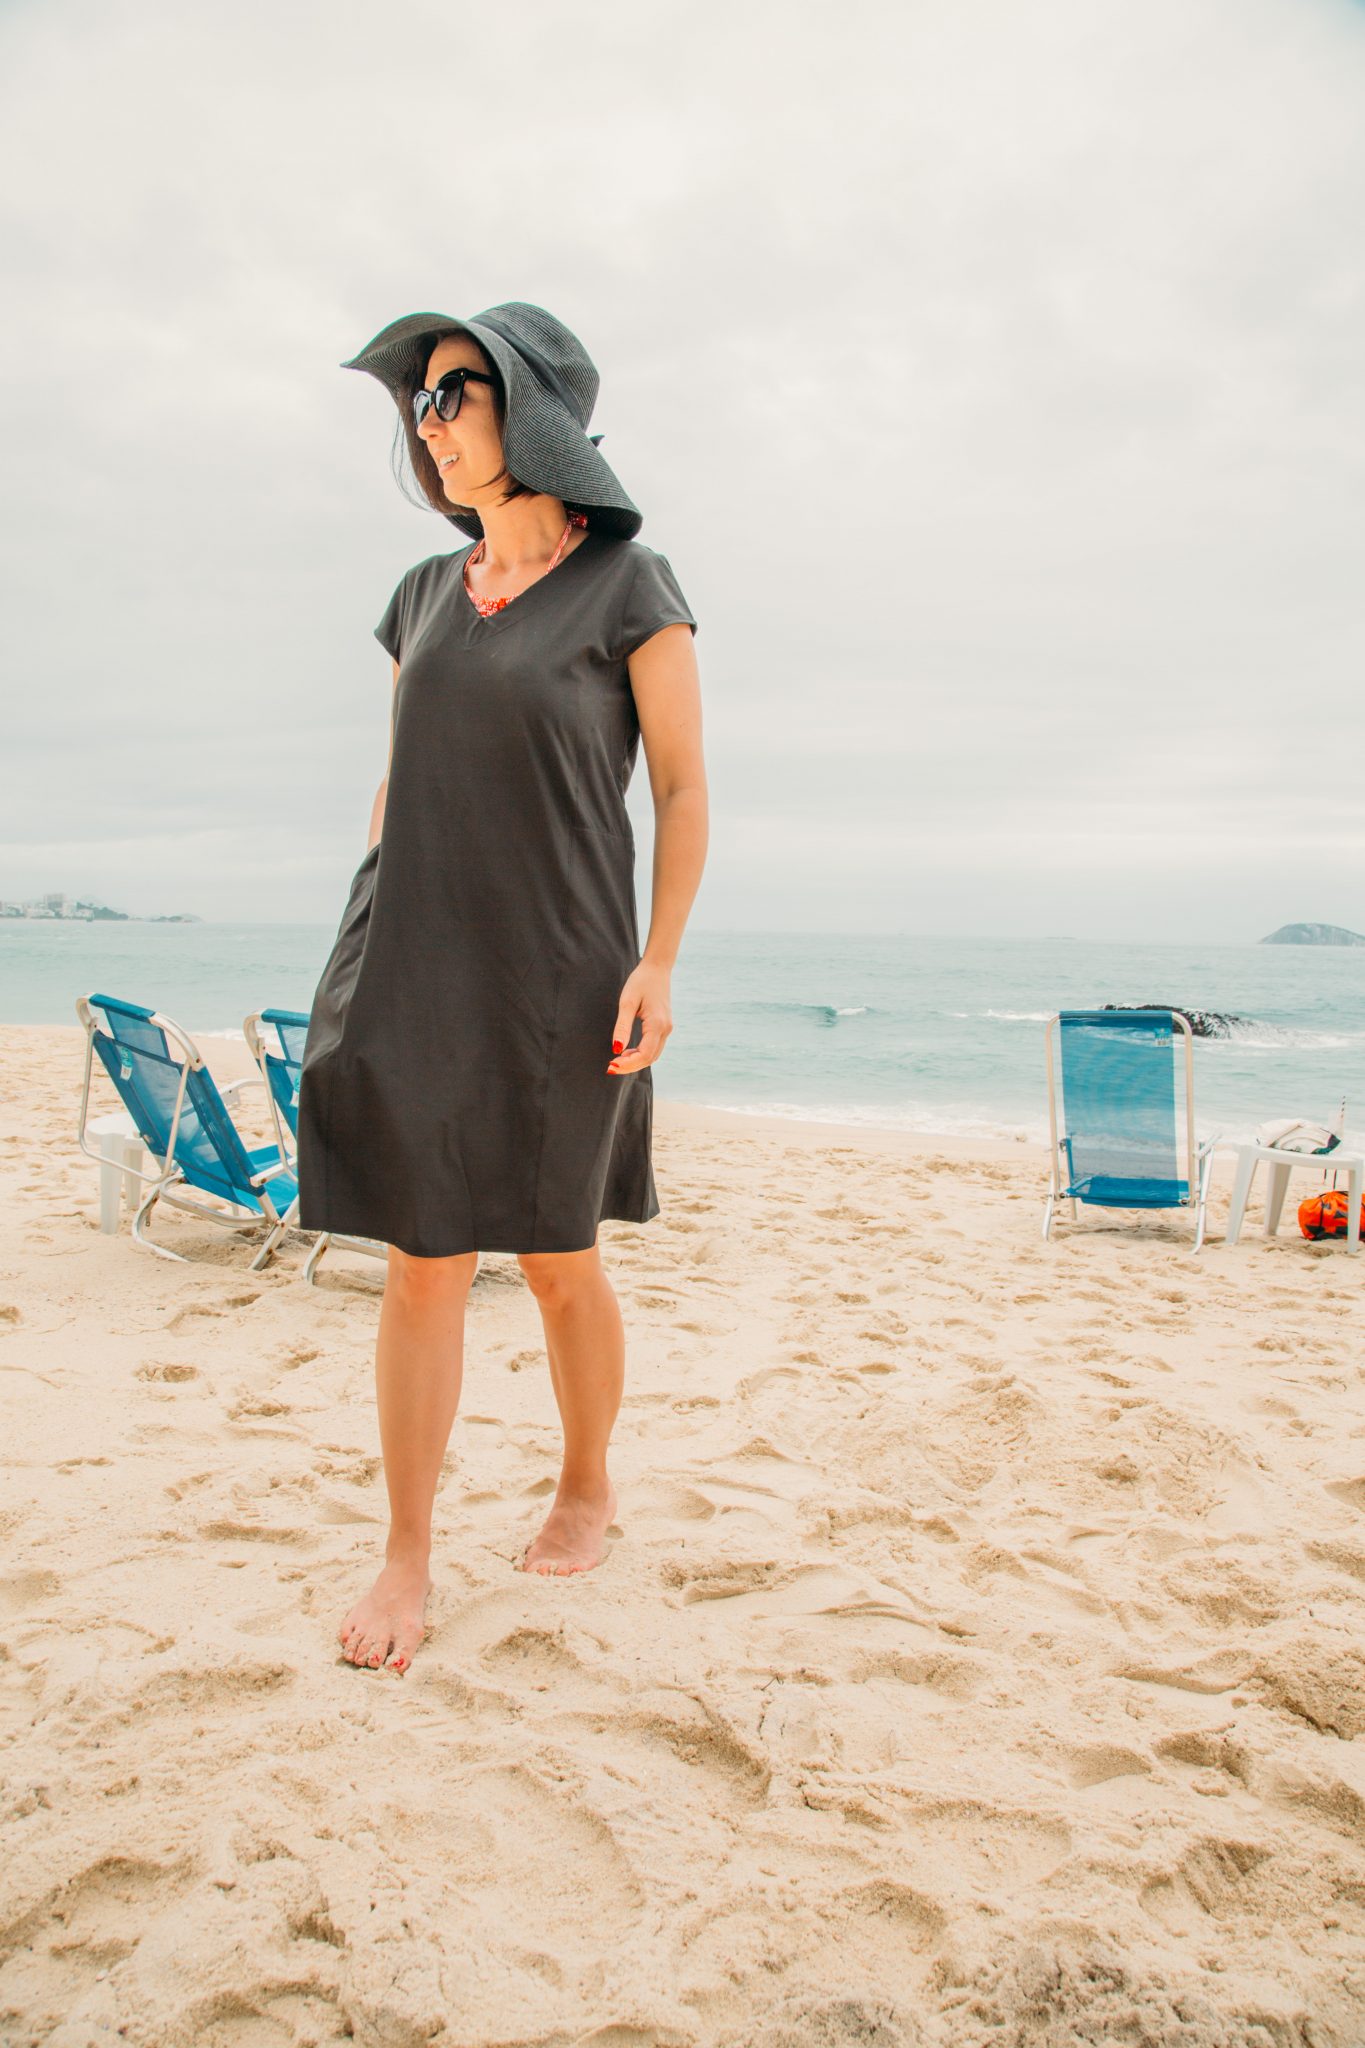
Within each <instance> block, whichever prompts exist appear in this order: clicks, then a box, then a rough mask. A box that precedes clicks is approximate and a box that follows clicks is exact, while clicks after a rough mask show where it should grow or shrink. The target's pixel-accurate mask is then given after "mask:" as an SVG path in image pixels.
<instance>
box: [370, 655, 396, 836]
mask: <svg viewBox="0 0 1365 2048" xmlns="http://www.w3.org/2000/svg"><path fill="white" fill-rule="evenodd" d="M393 686H394V700H393V706H392V708H391V709H390V712H389V758H388V760H387V761H386V762H385V764H384V780H383V781H382V782H381V783H380V785H379V787H378V789H377V790H376V791H375V793H374V803H373V805H372V806H371V809H370V836H369V839H368V841H367V842H366V846H365V851H366V853H368V852H369V851H370V849H371V848H372V847H375V846H378V844H379V842H380V840H381V839H382V838H383V836H384V804H385V801H386V799H387V797H388V794H389V770H390V768H392V766H393V714H394V711H395V710H396V709H397V706H398V695H397V692H398V663H397V662H395V663H394V665H393Z"/></svg>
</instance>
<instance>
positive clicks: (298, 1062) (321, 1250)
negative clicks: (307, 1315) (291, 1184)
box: [242, 1010, 389, 1287]
mask: <svg viewBox="0 0 1365 2048" xmlns="http://www.w3.org/2000/svg"><path fill="white" fill-rule="evenodd" d="M308 1022H309V1019H308V1014H307V1012H306V1011H303V1010H255V1011H253V1013H252V1014H251V1016H249V1017H246V1018H244V1019H243V1020H242V1035H243V1037H244V1038H245V1039H246V1042H247V1045H248V1046H249V1048H250V1050H251V1054H252V1057H253V1058H254V1060H255V1061H256V1064H257V1066H258V1067H259V1068H260V1070H261V1076H262V1079H263V1080H264V1082H265V1085H266V1087H267V1089H268V1090H269V1091H270V1112H271V1115H272V1116H273V1118H274V1120H275V1135H276V1137H277V1138H278V1139H279V1142H280V1152H281V1154H282V1156H283V1157H285V1158H287V1159H288V1160H289V1161H290V1164H291V1165H293V1166H294V1168H295V1171H296V1172H297V1152H298V1147H297V1144H296V1142H295V1141H296V1140H297V1138H298V1135H299V1076H300V1074H301V1073H302V1071H303V1054H304V1047H305V1046H306V1044H307V1042H308ZM272 1033H273V1034H274V1044H273V1045H272V1043H271V1034H272ZM276 1047H278V1050H276ZM333 1245H339V1246H340V1247H341V1249H342V1250H343V1251H348V1252H364V1253H365V1254H366V1255H367V1257H369V1258H374V1259H384V1260H386V1261H387V1259H388V1255H389V1252H388V1246H387V1245H383V1244H380V1243H379V1242H378V1240H377V1239H374V1238H368V1237H335V1236H333V1234H332V1233H331V1231H326V1230H325V1231H323V1232H322V1233H321V1235H320V1236H319V1237H318V1238H317V1240H316V1241H315V1243H314V1245H313V1248H312V1250H311V1251H310V1252H309V1254H308V1257H307V1259H306V1260H305V1261H304V1267H303V1277H304V1279H305V1280H306V1281H307V1282H308V1284H309V1286H310V1287H312V1286H315V1285H316V1279H315V1275H316V1273H317V1270H318V1267H319V1265H320V1264H321V1263H322V1260H323V1259H324V1258H325V1257H326V1255H327V1252H328V1251H329V1250H330V1248H331V1247H332V1246H333Z"/></svg>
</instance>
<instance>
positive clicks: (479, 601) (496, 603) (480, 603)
mask: <svg viewBox="0 0 1365 2048" xmlns="http://www.w3.org/2000/svg"><path fill="white" fill-rule="evenodd" d="M587 523H588V515H587V513H586V512H571V513H570V514H569V517H568V522H567V524H566V525H565V528H564V531H563V533H561V534H560V536H559V546H558V547H557V548H556V549H555V551H554V553H553V554H552V555H551V557H550V562H549V567H548V568H547V569H546V570H545V572H544V573H545V575H547V576H548V575H549V573H550V570H551V569H553V568H554V566H555V564H556V562H558V560H559V558H560V556H561V555H562V554H563V552H564V544H565V542H566V541H567V540H568V538H569V535H570V534H571V533H572V532H573V530H574V528H575V527H576V526H586V525H587ZM487 545H488V543H487V540H486V539H484V540H481V541H480V542H479V545H478V546H477V547H476V548H475V550H474V552H473V554H472V555H470V556H469V557H468V559H467V560H466V562H465V565H464V587H465V589H466V590H467V591H469V597H470V602H471V603H472V604H473V606H474V609H475V611H476V612H477V613H478V615H479V617H480V618H481V619H491V618H492V616H493V614H494V612H500V611H504V610H505V609H506V607H507V606H508V605H509V604H514V603H515V602H516V600H515V598H510V597H476V596H475V595H474V592H473V591H472V590H469V571H470V569H471V568H472V567H473V565H474V563H475V562H477V561H478V560H479V558H480V557H481V555H482V554H483V551H484V549H485V547H486V546H487ZM536 580H537V582H538V581H539V580H540V579H539V578H537V579H536ZM528 588H529V585H528ZM517 595H518V596H520V595H521V593H520V591H518V593H517Z"/></svg>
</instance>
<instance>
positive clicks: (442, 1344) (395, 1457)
mask: <svg viewBox="0 0 1365 2048" xmlns="http://www.w3.org/2000/svg"><path fill="white" fill-rule="evenodd" d="M477 1268H478V1253H477V1252H465V1253H463V1254H462V1255H461V1256H460V1257H458V1258H453V1259H415V1258H410V1257H409V1255H408V1254H407V1253H406V1252H400V1251H396V1250H394V1249H393V1248H392V1246H391V1247H390V1249H389V1274H388V1281H387V1284H386V1285H385V1288H384V1300H383V1305H382V1307H381V1308H380V1311H379V1338H378V1342H377V1343H376V1345H375V1356H374V1378H375V1396H376V1400H377V1404H378V1408H379V1441H380V1444H381V1445H382V1447H383V1452H384V1479H385V1483H386V1485H387V1486H388V1491H389V1536H388V1543H387V1545H386V1548H385V1558H386V1562H385V1565H384V1569H383V1570H382V1571H381V1572H380V1574H379V1577H378V1578H377V1579H376V1580H375V1582H374V1584H373V1586H371V1588H370V1590H369V1592H368V1593H366V1594H365V1596H364V1598H363V1599H361V1600H358V1601H357V1602H356V1604H355V1606H354V1607H353V1608H352V1609H351V1611H350V1613H349V1614H348V1615H347V1616H346V1619H345V1620H344V1621H343V1622H342V1624H341V1627H340V1628H339V1629H338V1630H337V1639H338V1641H339V1642H340V1643H341V1653H342V1655H343V1656H344V1657H346V1658H348V1659H349V1660H350V1662H351V1663H352V1664H364V1665H369V1666H372V1667H373V1666H375V1665H379V1664H383V1663H385V1662H386V1661H387V1660H388V1658H389V1654H390V1652H392V1656H393V1666H394V1669H395V1670H398V1671H406V1670H407V1668H408V1666H409V1665H410V1664H411V1662H412V1659H413V1653H414V1652H415V1651H416V1649H417V1646H418V1644H419V1643H420V1642H421V1640H422V1632H423V1626H424V1615H425V1611H426V1600H427V1594H428V1593H429V1592H430V1590H431V1574H430V1571H429V1565H430V1562H431V1513H432V1508H433V1506H434V1504H435V1500H436V1487H437V1484H438V1482H439V1480H440V1477H441V1461H442V1459H443V1458H444V1456H445V1451H446V1445H447V1444H448V1443H449V1441H450V1430H451V1425H452V1423H453V1422H454V1420H455V1411H456V1409H457V1408H458V1407H459V1404H460V1381H461V1378H462V1376H463V1371H464V1317H465V1303H466V1302H467V1300H468V1298H469V1288H470V1283H471V1282H472V1280H473V1278H474V1274H475V1272H476V1270H477Z"/></svg>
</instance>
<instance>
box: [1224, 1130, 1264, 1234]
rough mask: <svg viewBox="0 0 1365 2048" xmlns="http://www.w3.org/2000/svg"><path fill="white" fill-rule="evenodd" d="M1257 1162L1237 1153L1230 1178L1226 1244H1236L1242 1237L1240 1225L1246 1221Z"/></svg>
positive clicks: (1253, 1157)
mask: <svg viewBox="0 0 1365 2048" xmlns="http://www.w3.org/2000/svg"><path fill="white" fill-rule="evenodd" d="M1257 1163H1258V1162H1257V1160H1256V1158H1255V1155H1254V1154H1249V1153H1246V1152H1239V1153H1238V1155H1237V1171H1236V1173H1235V1174H1234V1175H1233V1177H1232V1206H1231V1207H1230V1208H1229V1210H1228V1230H1227V1236H1226V1238H1225V1239H1224V1242H1225V1243H1226V1244H1236V1242H1237V1240H1238V1238H1239V1237H1240V1236H1241V1235H1242V1224H1243V1223H1244V1221H1245V1220H1246V1213H1247V1203H1248V1201H1249V1200H1250V1198H1251V1184H1252V1182H1253V1181H1254V1180H1255V1178H1256V1167H1257Z"/></svg>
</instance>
